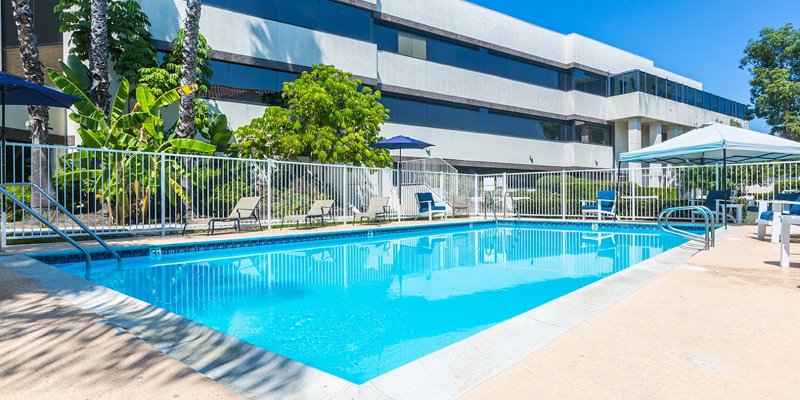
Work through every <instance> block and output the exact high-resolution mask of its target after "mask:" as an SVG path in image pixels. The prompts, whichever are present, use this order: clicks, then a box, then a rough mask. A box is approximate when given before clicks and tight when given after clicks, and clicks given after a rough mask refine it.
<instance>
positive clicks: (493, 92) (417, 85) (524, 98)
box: [378, 51, 603, 115]
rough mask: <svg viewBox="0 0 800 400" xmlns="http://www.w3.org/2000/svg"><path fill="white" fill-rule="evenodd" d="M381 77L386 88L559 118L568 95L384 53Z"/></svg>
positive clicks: (380, 66)
mask: <svg viewBox="0 0 800 400" xmlns="http://www.w3.org/2000/svg"><path fill="white" fill-rule="evenodd" d="M378 76H380V78H381V82H382V83H384V84H386V85H393V86H400V87H404V88H410V89H417V90H423V91H427V92H432V93H440V94H446V95H450V96H457V97H463V98H466V99H474V100H482V101H486V102H491V103H497V104H503V105H507V106H513V107H522V108H527V109H531V110H537V111H542V112H549V113H556V114H559V115H564V114H565V111H566V110H567V102H566V99H567V97H566V92H564V91H561V90H556V89H549V88H545V87H542V86H536V85H530V84H527V83H522V82H519V81H514V80H510V79H505V78H500V77H497V76H494V75H487V74H484V73H480V72H474V71H469V70H465V69H461V68H456V67H451V66H448V65H443V64H437V63H432V62H427V61H425V60H420V59H416V58H412V57H406V56H401V55H399V54H393V53H387V52H383V51H379V52H378ZM598 99H600V100H603V98H602V97H598Z"/></svg>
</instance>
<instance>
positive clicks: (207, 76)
mask: <svg viewBox="0 0 800 400" xmlns="http://www.w3.org/2000/svg"><path fill="white" fill-rule="evenodd" d="M184 37H185V31H184V30H183V29H181V30H179V31H178V36H177V37H176V38H175V39H174V40H173V41H172V51H170V52H168V53H167V54H166V55H165V56H164V60H163V61H162V62H161V65H159V66H158V67H150V68H142V69H141V70H139V74H140V77H139V83H140V84H145V85H147V86H148V87H149V88H150V89H151V90H152V92H153V95H154V96H156V97H158V96H160V95H162V94H163V93H164V92H166V91H168V90H170V89H173V88H176V87H178V86H181V74H182V72H183V47H184V46H183V41H184ZM197 43H198V44H197V93H198V94H204V93H207V92H208V89H209V87H210V86H211V77H212V76H213V75H214V71H213V70H212V69H211V46H209V45H208V41H206V38H205V37H204V36H203V35H199V36H198V40H197ZM194 103H195V117H194V123H195V126H196V127H197V131H198V132H200V134H201V135H202V136H204V137H206V136H208V135H209V129H211V126H212V125H211V124H212V122H213V121H214V119H215V118H216V116H215V115H212V112H211V109H210V108H209V106H208V103H206V102H205V101H203V100H201V99H198V98H195V99H194Z"/></svg>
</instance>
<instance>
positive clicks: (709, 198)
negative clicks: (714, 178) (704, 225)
mask: <svg viewBox="0 0 800 400" xmlns="http://www.w3.org/2000/svg"><path fill="white" fill-rule="evenodd" d="M730 199H731V191H730V190H709V191H708V194H707V195H706V200H705V206H706V207H708V209H709V210H711V211H712V212H713V213H714V222H716V221H718V220H719V219H720V218H726V216H727V215H728V209H727V207H724V208H723V211H722V213H720V212H719V205H721V204H725V203H727V202H728V201H730ZM724 221H725V220H722V222H724Z"/></svg>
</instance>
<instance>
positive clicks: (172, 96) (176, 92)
mask: <svg viewBox="0 0 800 400" xmlns="http://www.w3.org/2000/svg"><path fill="white" fill-rule="evenodd" d="M196 88H197V85H194V89H192V86H181V87H178V88H175V89H172V90H167V91H166V92H164V94H162V95H161V96H160V97H159V98H158V99H156V101H155V103H154V104H153V107H158V108H160V107H166V106H169V105H171V104H174V103H176V102H177V101H178V100H180V99H181V95H186V94H191V93H193V92H194V91H195V90H196Z"/></svg>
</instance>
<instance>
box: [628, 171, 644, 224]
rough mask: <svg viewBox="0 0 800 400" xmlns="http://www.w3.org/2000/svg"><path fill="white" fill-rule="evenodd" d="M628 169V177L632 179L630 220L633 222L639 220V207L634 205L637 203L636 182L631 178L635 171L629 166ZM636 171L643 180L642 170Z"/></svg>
mask: <svg viewBox="0 0 800 400" xmlns="http://www.w3.org/2000/svg"><path fill="white" fill-rule="evenodd" d="M628 168H629V172H630V176H631V177H633V178H634V179H632V180H631V219H633V220H634V221H635V220H637V219H639V207H637V204H636V203H638V201H637V199H636V186H637V184H636V182H637V179H636V177H634V176H633V175H634V174H635V173H636V172H635V171H636V169H633V168H632V167H630V166H628ZM638 170H639V172H640V173H641V174H642V177H643V178H644V170H642V169H640V168H639V169H638Z"/></svg>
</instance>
